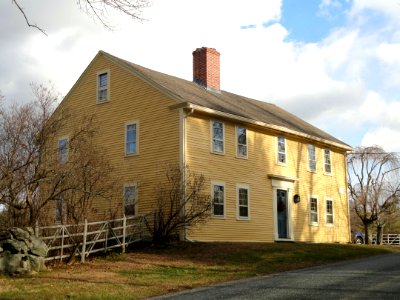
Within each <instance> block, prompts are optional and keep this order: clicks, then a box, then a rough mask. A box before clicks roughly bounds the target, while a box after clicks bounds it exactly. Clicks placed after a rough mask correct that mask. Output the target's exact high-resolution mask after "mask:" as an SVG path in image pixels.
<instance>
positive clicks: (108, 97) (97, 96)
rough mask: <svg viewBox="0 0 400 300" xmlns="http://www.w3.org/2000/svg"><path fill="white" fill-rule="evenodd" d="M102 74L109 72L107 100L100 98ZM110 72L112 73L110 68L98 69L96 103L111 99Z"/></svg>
mask: <svg viewBox="0 0 400 300" xmlns="http://www.w3.org/2000/svg"><path fill="white" fill-rule="evenodd" d="M101 74H107V99H106V100H100V99H99V89H100V80H99V78H100V75H101ZM110 74H111V72H110V70H108V69H107V70H101V71H98V72H97V73H96V103H97V104H102V103H106V102H108V101H110V79H111V76H110Z"/></svg>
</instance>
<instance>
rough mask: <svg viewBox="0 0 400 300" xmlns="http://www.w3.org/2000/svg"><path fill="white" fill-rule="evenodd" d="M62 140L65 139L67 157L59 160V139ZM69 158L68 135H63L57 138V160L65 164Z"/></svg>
mask: <svg viewBox="0 0 400 300" xmlns="http://www.w3.org/2000/svg"><path fill="white" fill-rule="evenodd" d="M62 140H67V155H66V156H67V157H66V159H65V160H61V159H60V158H61V157H60V141H62ZM68 159H69V137H68V136H67V135H64V136H62V137H60V138H58V140H57V160H58V162H59V163H60V164H65V163H66V162H68Z"/></svg>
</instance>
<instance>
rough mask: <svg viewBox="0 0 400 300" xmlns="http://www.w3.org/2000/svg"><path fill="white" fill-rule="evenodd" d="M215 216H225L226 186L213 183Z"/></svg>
mask: <svg viewBox="0 0 400 300" xmlns="http://www.w3.org/2000/svg"><path fill="white" fill-rule="evenodd" d="M212 191H213V216H215V217H223V216H224V215H225V185H224V184H222V183H213V184H212Z"/></svg>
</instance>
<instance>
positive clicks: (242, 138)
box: [237, 127, 247, 156]
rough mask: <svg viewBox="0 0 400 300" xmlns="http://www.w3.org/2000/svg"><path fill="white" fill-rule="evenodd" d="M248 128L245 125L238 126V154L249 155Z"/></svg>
mask: <svg viewBox="0 0 400 300" xmlns="http://www.w3.org/2000/svg"><path fill="white" fill-rule="evenodd" d="M246 135H247V130H246V128H243V127H238V128H237V145H238V148H237V155H238V156H247V138H246Z"/></svg>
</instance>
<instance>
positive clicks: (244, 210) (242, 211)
mask: <svg viewBox="0 0 400 300" xmlns="http://www.w3.org/2000/svg"><path fill="white" fill-rule="evenodd" d="M239 216H241V217H248V216H249V208H248V207H247V206H240V207H239Z"/></svg>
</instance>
